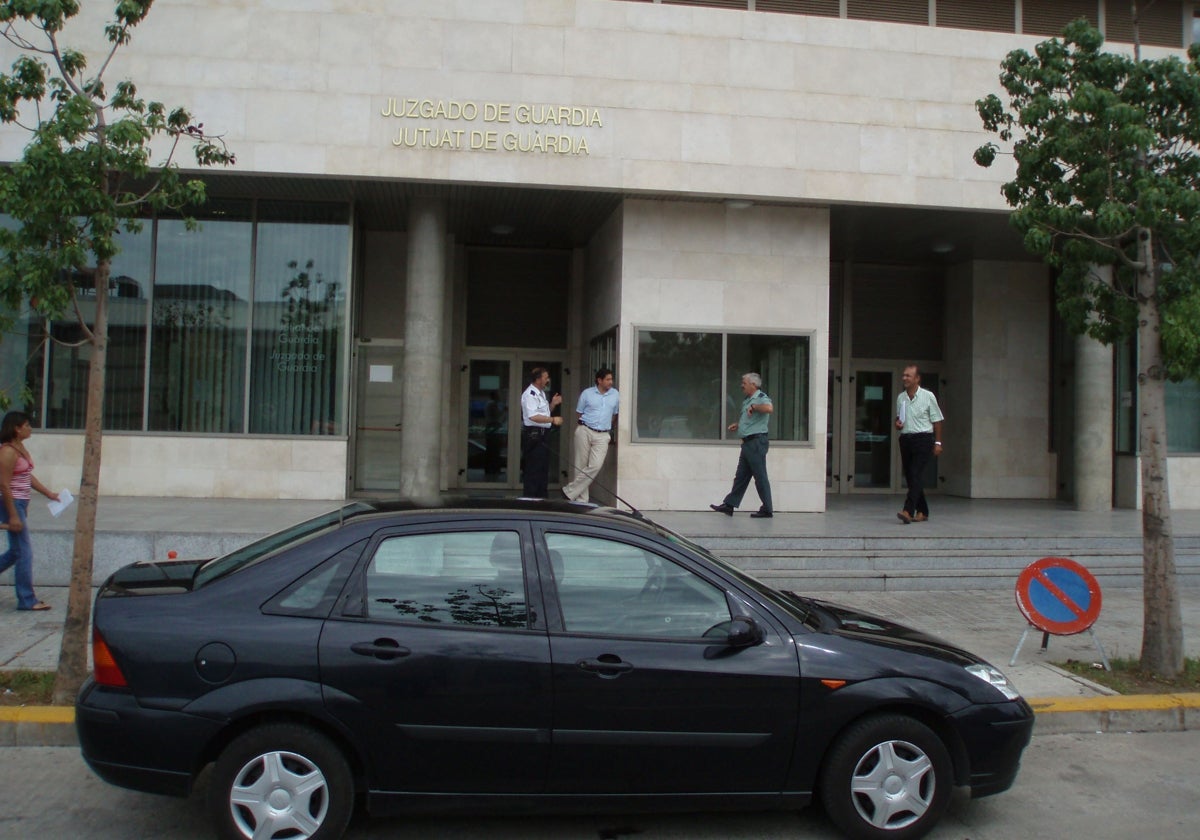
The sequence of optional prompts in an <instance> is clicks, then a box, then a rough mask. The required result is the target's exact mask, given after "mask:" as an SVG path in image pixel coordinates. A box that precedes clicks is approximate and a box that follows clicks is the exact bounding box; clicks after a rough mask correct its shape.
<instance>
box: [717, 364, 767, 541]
mask: <svg viewBox="0 0 1200 840" xmlns="http://www.w3.org/2000/svg"><path fill="white" fill-rule="evenodd" d="M761 388H762V377H761V376H759V375H758V374H757V373H747V374H744V375H743V376H742V393H743V394H745V395H746V399H744V400H743V401H742V410H741V413H740V414H739V415H738V419H737V422H736V423H730V424H729V431H731V432H734V431H736V432H737V433H738V437H740V438H741V439H742V452H741V455H740V456H739V457H738V465H737V473H735V474H734V477H733V489H732V490H730V491H729V495H728V496H726V497H725V500H724V501H723V502H721V504H719V505H709V507H710V508H712V509H713V510H715V511H717V512H718V513H723V514H725V515H726V516H733V511H734V509H735V508H736V507H737V506H738V505H740V504H741V503H742V496H744V495H746V488H747V487H749V486H750V479H751V478H752V477H753V479H754V489H755V490H757V491H758V498H759V501H760V502H761V503H762V504H761V506H760V507H759V509H758V511H756V512H755V513H752V514H750V516H751V517H753V518H754V519H770V518H771V517H772V516H774V515H775V513H774V510H775V509H774V507H773V506H772V505H771V482H770V481H769V480H768V479H767V449H768V447H769V444H768V442H767V423H768V421H769V420H770V419H771V412H772V411H774V410H775V407H774V406H773V405H772V403H771V398H770V397H768V396H767V395H766V394H764V393H763V392H762V390H761Z"/></svg>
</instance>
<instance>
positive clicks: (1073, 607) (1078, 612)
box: [1035, 569, 1084, 618]
mask: <svg viewBox="0 0 1200 840" xmlns="http://www.w3.org/2000/svg"><path fill="white" fill-rule="evenodd" d="M1035 577H1036V578H1037V580H1038V583H1040V584H1041V585H1042V586H1044V587H1046V589H1047V590H1048V591H1049V592H1050V594H1051V595H1053V596H1054V597H1055V598H1057V599H1058V600H1060V601H1062V604H1063V606H1064V607H1066V608H1067V609H1069V610H1070V611H1071V612H1073V613H1075V617H1076V618H1083V616H1084V611H1083V609H1081V608H1080V606H1079V605H1078V604H1076V603H1075V602H1074V601H1072V600H1071V597H1070V596H1069V595H1067V593H1066V592H1063V591H1062V590H1061V589H1059V588H1058V586H1056V585H1055V583H1054V581H1052V580H1050V578H1048V577H1046V573H1045V572H1043V571H1042V570H1040V569H1039V570H1038V573H1037V575H1035Z"/></svg>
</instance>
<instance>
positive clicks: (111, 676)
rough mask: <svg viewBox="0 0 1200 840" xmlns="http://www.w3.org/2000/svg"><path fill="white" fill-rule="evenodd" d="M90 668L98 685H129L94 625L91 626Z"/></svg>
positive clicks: (106, 643)
mask: <svg viewBox="0 0 1200 840" xmlns="http://www.w3.org/2000/svg"><path fill="white" fill-rule="evenodd" d="M92 668H93V672H92V676H93V678H94V679H95V680H96V682H97V683H99V684H100V685H108V686H114V687H124V686H127V685H129V683H127V682H125V675H124V674H122V673H121V668H120V667H119V666H118V665H117V660H116V659H114V658H113V655H112V651H111V650H109V649H108V642H106V641H104V637H103V636H101V635H100V631H99V630H97V629H95V628H94V627H93V628H92Z"/></svg>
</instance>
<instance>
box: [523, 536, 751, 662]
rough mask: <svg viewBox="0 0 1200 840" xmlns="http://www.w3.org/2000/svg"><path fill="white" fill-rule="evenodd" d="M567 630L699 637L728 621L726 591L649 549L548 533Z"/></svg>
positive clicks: (610, 633)
mask: <svg viewBox="0 0 1200 840" xmlns="http://www.w3.org/2000/svg"><path fill="white" fill-rule="evenodd" d="M546 546H547V548H548V549H549V551H550V565H551V568H552V569H553V571H554V582H555V587H556V588H557V590H558V600H559V606H560V608H561V610H562V616H563V624H564V629H565V630H566V631H567V632H568V633H595V634H601V635H612V636H650V637H656V638H657V637H664V638H671V639H689V640H690V639H700V638H702V637H703V636H704V634H705V633H706V632H707V631H709V630H711V629H713V627H714V626H716V625H719V624H721V623H722V622H725V621H729V620H730V613H729V605H728V603H727V601H726V599H725V592H724V590H722V589H720V588H719V587H716V586H713V585H712V584H711V583H709V582H708V581H706V580H704V579H703V578H701V577H700V576H698V575H696V574H695V573H693V572H691V571H689V570H687V569H685V568H683V567H682V566H680V565H679V564H677V563H675V562H673V561H671V560H668V559H667V558H665V557H662V556H661V555H659V554H656V553H654V552H652V551H647V550H646V549H643V548H639V547H638V546H635V545H628V544H626V543H620V542H616V541H614V540H607V539H600V538H597V537H588V536H581V535H578V534H547V535H546Z"/></svg>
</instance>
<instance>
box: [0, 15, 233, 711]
mask: <svg viewBox="0 0 1200 840" xmlns="http://www.w3.org/2000/svg"><path fill="white" fill-rule="evenodd" d="M152 2H153V0H115V2H114V12H113V20H112V21H111V22H110V23H108V25H107V26H106V27H105V30H104V37H105V41H106V42H107V44H106V46H105V47H104V50H103V52H102V54H101V55H100V56H99V58H100V63H99V68H100V69H99V70H98V71H96V72H95V73H94V74H90V73H89V71H88V67H87V57H86V56H85V55H84V53H83V52H82V51H79V50H74V49H69V48H66V47H64V46H63V45H62V44H61V43H60V40H59V39H60V36H61V34H62V32H63V30H64V27H65V26H66V25H67V24H68V23H69V22H70V21H71V19H72V18H74V17H75V16H76V15H77V14H78V13H79V8H80V3H79V2H78V0H4V2H0V27H2V31H3V34H4V37H5V38H6V39H7V40H8V42H9V43H10V44H11V45H13V46H15V47H16V48H17V50H18V51H19V54H18V57H17V59H16V60H15V61H14V62H13V65H12V71H11V72H10V73H7V74H3V75H0V121H3V122H4V123H5V124H9V125H13V126H18V127H20V128H23V129H25V130H27V131H28V132H29V141H28V144H27V145H26V146H25V149H24V153H23V155H22V158H21V160H19V161H17V162H15V163H13V164H12V165H11V166H9V167H7V168H4V169H2V170H0V210H3V212H5V213H7V214H9V215H10V216H12V217H13V219H14V220H15V221H16V222H17V223H18V224H19V227H17V228H16V229H14V230H0V303H2V304H3V305H4V306H6V307H7V309H8V311H9V312H10V313H11V312H12V311H16V310H17V309H18V307H20V306H21V305H22V304H23V302H24V301H26V300H28V301H29V302H30V305H31V306H33V307H34V308H35V309H36V310H37V311H38V312H39V313H40V314H41V315H43V316H44V317H45V318H46V320H47V321H49V320H53V319H58V318H63V317H67V316H69V315H70V316H73V317H74V318H75V319H76V320H77V321H78V322H79V327H80V331H81V334H82V335H83V339H82V341H83V343H84V344H85V345H88V347H89V351H90V359H89V366H88V379H87V398H86V408H85V421H84V455H83V467H82V475H81V478H80V482H79V494H78V504H79V508H78V511H77V513H76V525H75V540H74V548H73V551H72V560H71V584H70V590H69V594H68V602H67V615H66V622H65V625H64V632H63V638H62V647H61V650H60V653H59V662H58V672H57V675H56V677H55V683H54V702H55V703H70V702H72V701H73V699H74V696H75V694H76V693H77V692H78V690H79V687H80V686H81V685H82V684H83V681H84V679H85V678H86V677H87V648H88V641H89V640H88V628H89V623H90V617H91V616H90V613H91V598H92V567H93V562H92V560H93V544H94V537H95V529H96V504H97V496H98V490H99V483H100V447H101V440H102V421H103V416H104V413H103V402H104V369H105V359H106V351H107V344H108V314H107V299H108V296H109V291H110V287H111V285H110V278H111V268H112V260H113V257H114V256H115V255H116V254H117V253H119V251H120V241H121V235H122V234H129V235H132V234H134V233H137V232H138V231H139V230H140V229H141V225H142V221H141V220H142V219H144V218H146V217H147V216H149V215H150V214H152V213H154V212H158V211H163V210H167V209H180V208H184V207H189V206H196V205H198V204H200V203H202V202H203V201H204V185H203V183H202V182H200V181H199V180H195V179H186V178H184V177H182V176H181V174H180V172H179V170H178V166H177V164H176V163H175V155H176V152H177V151H179V149H180V148H181V146H182V147H184V148H186V147H188V146H190V147H191V148H192V150H193V151H194V153H195V159H196V163H197V164H198V165H199V166H212V165H226V164H231V163H233V162H234V156H233V155H232V154H230V153H229V151H228V150H227V149H226V147H225V144H224V142H223V141H221V139H220V138H219V137H213V136H210V135H208V134H206V133H205V131H204V128H203V125H202V124H198V123H195V122H193V120H192V117H191V115H190V114H189V113H188V112H187V111H186V110H184V109H182V108H175V109H173V110H170V111H168V109H167V108H166V107H165V106H163V104H162V103H160V102H147V101H145V100H143V99H142V98H140V97H139V96H138V92H137V88H136V86H135V85H134V84H133V82H131V81H120V82H118V83H116V84H115V85H114V86H113V87H112V91H111V93H110V92H109V88H108V85H107V84H106V82H105V79H104V76H105V72H106V71H107V70H108V69H109V67H110V64H111V62H112V60H113V57H114V56H115V55H116V53H117V52H118V50H120V48H121V47H123V46H125V45H126V44H128V43H129V40H130V38H131V36H132V32H133V29H134V27H136V26H137V25H138V24H139V23H141V22H142V21H143V20H144V19H145V17H146V15H147V14H148V13H149V11H150V6H151V4H152ZM155 157H159V160H160V162H159V163H152V160H153V159H154V158H155ZM81 297H82V298H84V299H85V300H86V301H87V306H86V307H81ZM85 308H91V309H93V313H92V317H91V319H90V321H91V323H88V319H87V318H86V317H85V314H84V309H85ZM9 322H10V323H11V316H9ZM49 338H50V337H49V335H47V339H49Z"/></svg>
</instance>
